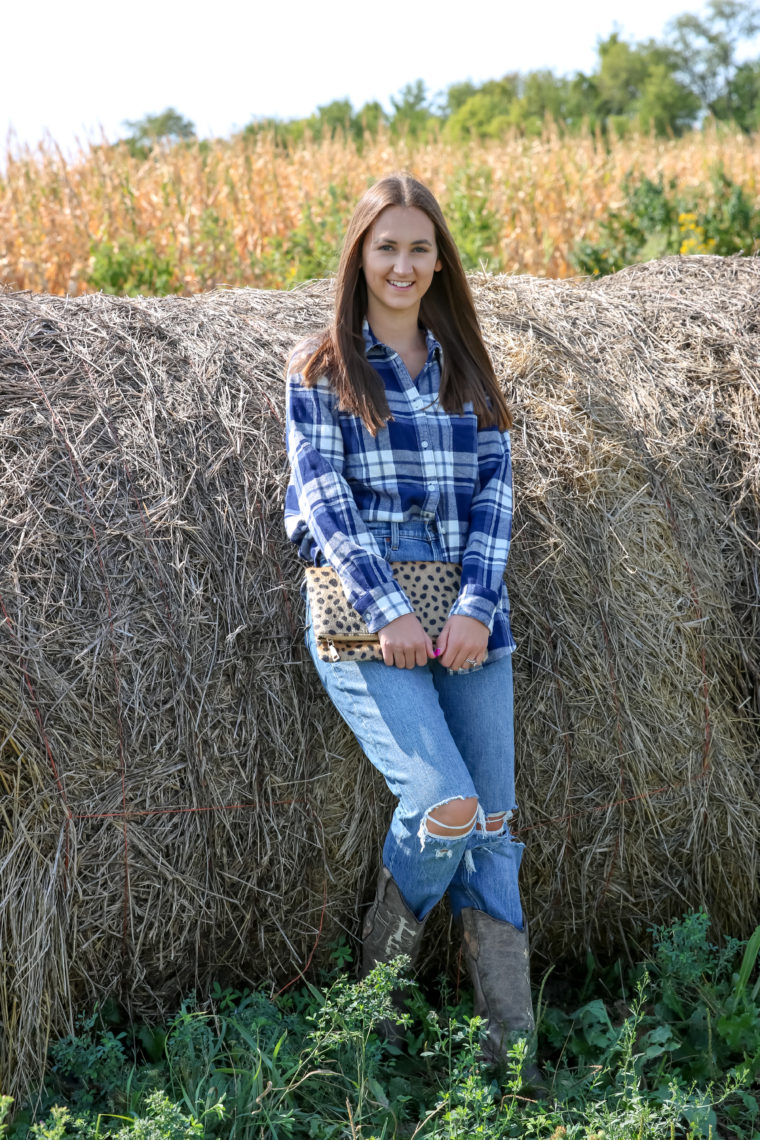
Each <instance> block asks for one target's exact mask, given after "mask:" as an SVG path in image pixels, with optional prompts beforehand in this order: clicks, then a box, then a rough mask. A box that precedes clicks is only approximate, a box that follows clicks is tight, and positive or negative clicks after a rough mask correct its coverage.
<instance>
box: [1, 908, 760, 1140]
mask: <svg viewBox="0 0 760 1140" xmlns="http://www.w3.org/2000/svg"><path fill="white" fill-rule="evenodd" d="M759 951H760V927H759V928H758V930H757V931H756V932H755V934H754V935H753V936H752V938H750V939H749V940H748V941H747V942H738V941H736V940H733V939H727V940H725V941H724V942H723V944H722V945H720V946H719V945H717V944H715V943H712V942H711V941H710V938H709V921H708V919H707V916H706V915H704V914H692V915H687V916H686V917H685V918H684V919H683V920H682V921H681V922H679V923H675V924H673V925H672V926H670V927H667V928H660V929H658V930H655V931H654V932H653V938H652V949H651V952H650V954H649V955H648V956H647V957H646V959H645V960H644V961H642V962H641V963H640V964H638V965H637V966H636V967H635V968H634V969H630V968H624V967H623V966H622V965H621V964H620V963H614V964H612V965H608V966H607V967H605V968H602V967H601V966H599V965H598V964H597V963H595V962H594V961H593V960H590V961H589V968H588V970H587V973H586V977H585V978H582V979H580V980H576V981H575V983H574V987H573V988H572V989H570V987H569V985H568V979H566V978H563V979H562V980H561V983H560V982H558V981H556V980H555V979H554V978H552V977H551V976H550V977H549V978H548V979H546V984H545V986H544V987H543V990H542V994H541V997H540V1001H539V1011H538V1012H539V1045H538V1047H539V1059H540V1062H541V1064H542V1066H543V1068H544V1071H545V1073H546V1075H547V1078H548V1081H549V1085H550V1091H549V1094H548V1096H547V1098H546V1099H544V1100H536V1099H532V1098H529V1097H526V1096H524V1095H523V1094H522V1093H521V1078H520V1071H521V1067H522V1065H523V1063H524V1061H525V1055H526V1048H527V1047H526V1045H525V1043H524V1042H519V1043H518V1044H517V1045H516V1046H515V1048H514V1049H513V1050H512V1053H511V1054H510V1058H509V1063H508V1064H507V1066H506V1067H505V1069H504V1071H503V1072H501V1073H500V1074H495V1073H494V1072H493V1071H491V1070H489V1069H487V1068H486V1067H485V1066H484V1065H483V1064H482V1063H481V1061H480V1060H479V1055H478V1054H479V1048H478V1041H479V1032H480V1022H479V1021H478V1019H477V1018H473V1017H472V1016H471V1013H470V1009H469V1008H468V1005H467V1001H466V999H464V998H463V999H462V1000H460V1001H454V1000H453V999H452V995H451V994H450V993H449V992H448V990H447V987H446V983H445V981H444V982H442V983H441V984H440V992H437V993H436V996H435V1000H434V1001H433V1002H432V1003H431V997H432V994H430V993H428V994H427V995H426V994H423V993H422V991H421V990H420V989H419V988H418V987H417V986H416V985H415V984H414V983H412V982H410V981H409V980H405V981H404V984H405V988H406V995H407V1012H406V1014H405V1015H404V1023H405V1034H406V1045H405V1048H403V1049H399V1048H396V1047H393V1046H390V1045H385V1044H384V1043H383V1042H382V1041H381V1040H379V1039H378V1037H377V1035H376V1033H375V1026H376V1025H377V1023H378V1021H379V1020H380V1019H382V1018H383V1017H387V1016H388V1015H389V1014H390V1013H391V1011H392V1007H391V1004H390V994H391V990H392V988H393V986H394V984H395V983H396V980H397V977H398V976H399V973H400V975H401V977H402V979H403V971H404V962H403V960H399V961H398V962H397V963H395V964H393V965H392V966H379V967H377V969H376V970H375V971H373V974H372V975H371V976H370V977H369V978H367V979H365V980H364V981H362V982H355V981H352V980H351V979H350V978H349V977H348V976H347V974H346V972H345V963H346V959H347V957H348V956H349V952H348V951H347V948H346V947H345V946H340V947H336V951H335V961H336V963H337V964H336V967H335V969H334V970H333V971H332V973H331V974H330V975H329V976H326V977H324V978H323V979H322V981H321V984H320V985H319V986H317V985H312V984H310V983H304V984H303V985H302V986H301V987H300V988H299V989H298V990H296V991H291V992H289V993H288V994H286V995H283V996H280V997H278V998H270V997H268V996H267V995H266V994H264V993H262V992H260V991H249V990H244V991H240V992H238V991H235V990H230V989H224V990H223V989H220V988H218V987H217V988H215V990H214V992H213V993H212V994H211V995H209V996H208V997H207V999H206V1000H203V1001H199V1000H197V999H196V997H195V996H191V997H189V998H188V1000H187V1001H186V1002H185V1003H184V1004H183V1006H182V1008H181V1009H180V1010H179V1012H178V1013H177V1015H176V1016H175V1017H174V1018H173V1019H172V1020H171V1021H170V1022H169V1023H168V1024H167V1025H163V1026H149V1025H137V1026H135V1025H130V1024H127V1023H122V1021H120V1019H119V1013H118V1010H115V1009H104V1010H101V1011H99V1012H97V1011H96V1012H95V1013H93V1014H90V1015H89V1016H87V1017H83V1018H81V1020H80V1022H79V1025H78V1028H77V1032H76V1033H75V1034H73V1035H71V1036H68V1037H65V1038H62V1039H61V1040H59V1041H56V1042H55V1043H54V1044H53V1046H52V1047H51V1050H50V1057H49V1073H48V1079H47V1083H46V1086H45V1089H44V1090H43V1094H42V1098H41V1100H40V1101H39V1103H38V1104H37V1105H36V1107H35V1108H34V1110H32V1108H31V1107H29V1106H26V1107H25V1106H20V1108H19V1111H18V1112H17V1113H16V1115H15V1118H14V1119H13V1122H12V1123H7V1121H8V1119H9V1114H10V1110H11V1104H10V1102H9V1101H8V1099H7V1098H4V1099H3V1100H2V1101H0V1134H2V1133H3V1131H5V1133H6V1140H10V1138H11V1137H13V1138H14V1140H15V1138H17V1137H19V1138H20V1137H26V1136H29V1137H37V1138H40V1140H59V1138H60V1140H63V1138H64V1137H87V1138H90V1137H93V1138H94V1137H114V1138H118V1140H127V1138H133V1140H137V1138H145V1140H181V1138H184V1137H192V1136H204V1137H211V1138H216V1137H219V1138H220V1140H222V1138H224V1140H226V1138H228V1137H229V1138H233V1137H234V1138H236V1140H237V1138H240V1140H242V1138H251V1140H253V1138H256V1140H279V1138H284V1140H288V1138H292V1140H333V1138H335V1140H337V1138H339V1137H341V1138H342V1137H352V1138H359V1137H361V1138H363V1140H392V1138H399V1140H400V1138H402V1137H407V1138H411V1137H415V1138H417V1137H419V1138H420V1140H423V1138H424V1140H452V1138H455V1137H461V1138H463V1140H464V1138H470V1137H477V1138H482V1140H506V1138H511V1137H536V1138H545V1140H628V1138H630V1140H634V1138H635V1140H648V1138H651V1140H665V1138H672V1140H676V1138H694V1140H697V1138H702V1137H705V1138H708V1137H718V1136H721V1137H732V1138H736V1140H753V1138H756V1137H760V1109H759V1107H758V1101H757V1079H758V1074H759V1073H760V1005H758V994H759V991H760V981H758V979H757V957H758V952H759ZM568 993H571V994H572V996H571V997H570V999H569V1000H564V1001H562V1002H560V1001H559V1000H558V999H557V998H556V997H554V996H553V995H559V994H564V995H567V994H568ZM3 1119H5V1120H6V1124H5V1125H3V1124H2V1121H3Z"/></svg>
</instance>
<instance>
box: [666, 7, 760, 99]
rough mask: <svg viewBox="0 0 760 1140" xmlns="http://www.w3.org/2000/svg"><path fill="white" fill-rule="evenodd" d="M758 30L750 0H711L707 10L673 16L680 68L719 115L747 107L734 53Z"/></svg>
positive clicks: (759, 13)
mask: <svg viewBox="0 0 760 1140" xmlns="http://www.w3.org/2000/svg"><path fill="white" fill-rule="evenodd" d="M758 31H760V9H759V8H758V7H757V5H756V4H755V3H753V2H752V0H708V4H707V14H706V15H705V16H703V17H702V16H696V15H694V14H693V13H690V12H685V13H684V14H683V15H682V16H676V18H675V19H674V20H671V21H670V24H669V36H670V43H671V46H672V48H673V51H674V53H675V62H676V69H677V72H678V74H679V75H680V76H681V78H682V79H683V80H684V81H685V82H686V83H687V84H688V86H689V87H691V89H692V90H693V91H695V92H696V93H697V95H698V96H699V98H700V100H701V102H702V105H703V106H704V108H705V110H707V111H709V112H710V113H711V114H713V115H715V117H716V118H719V119H733V118H736V117H737V115H739V114H742V113H746V108H745V107H743V105H742V104H741V103H740V102H739V101H738V98H737V97H738V96H739V95H740V90H737V88H736V86H735V83H736V78H737V73H738V64H737V60H736V53H737V48H738V46H739V44H740V43H741V41H742V40H745V39H752V38H753V37H754V36H755V35H756V34H757V33H758ZM740 87H741V84H740ZM745 95H746V92H745Z"/></svg>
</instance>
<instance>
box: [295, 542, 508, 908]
mask: <svg viewBox="0 0 760 1140" xmlns="http://www.w3.org/2000/svg"><path fill="white" fill-rule="evenodd" d="M371 527H372V530H373V533H374V535H375V537H376V539H377V540H378V542H379V544H380V547H381V549H383V550H384V551H385V556H386V558H387V560H388V561H389V562H395V561H406V560H417V561H426V562H427V561H436V560H438V559H439V553H438V551H439V547H438V538H437V533H436V528H435V525H434V524H431V523H426V522H408V523H400V524H396V523H392V524H388V523H373V524H371ZM305 641H306V645H307V647H308V649H309V652H310V653H311V656H312V659H313V661H314V665H315V667H316V669H317V672H318V673H319V677H320V680H321V681H322V684H323V685H324V687H325V689H326V691H327V693H328V695H329V697H330V699H331V700H332V702H333V704H334V705H335V707H336V708H337V710H338V712H339V713H340V714H341V716H342V717H343V719H344V720H345V721H346V723H347V724H348V725H349V727H350V728H351V729H352V731H353V733H354V735H355V736H356V738H357V740H358V742H359V744H360V745H361V747H362V749H363V750H364V752H365V754H366V755H367V757H368V758H369V760H370V761H371V762H372V764H373V765H374V766H375V767H376V768H377V769H378V771H379V772H381V773H382V775H383V777H384V778H385V781H386V783H387V784H388V787H389V788H390V790H391V792H392V793H393V795H394V796H396V797H397V798H398V804H397V806H396V810H395V812H394V813H393V818H392V820H391V825H390V828H389V831H388V834H387V836H386V839H385V844H384V847H383V863H384V864H385V866H386V867H387V868H388V870H389V871H390V873H391V875H392V876H393V878H394V879H395V881H396V883H397V885H398V887H399V890H400V891H401V893H402V895H403V896H404V898H405V900H406V902H407V904H408V906H409V908H410V910H412V911H413V912H414V914H415V915H416V916H417V918H418V919H421V918H424V917H425V915H426V914H427V913H428V911H430V910H431V908H432V907H433V906H434V905H435V904H436V903H437V902H438V900H439V899H440V898H442V896H443V895H444V894H445V893H446V891H447V890H448V893H449V901H450V904H451V909H452V913H453V914H454V916H455V917H457V916H458V915H459V912H460V911H461V910H462V908H463V907H474V908H476V909H478V910H482V911H485V912H486V913H487V914H490V915H491V916H492V917H493V918H498V919H501V920H502V921H505V922H509V923H512V925H513V926H516V927H517V928H518V929H522V925H523V916H522V908H521V905H520V894H519V887H518V873H519V869H520V860H521V858H522V852H523V844H522V843H519V842H517V841H516V840H515V839H513V838H512V836H511V834H510V831H509V822H508V821H509V819H510V818H511V816H512V815H513V813H514V811H515V809H516V804H515V790H514V736H513V701H512V658H511V654H509V653H506V654H501V655H496V656H494V657H493V658H490V657H489V658H488V659H487V660H486V662H485V664H483V665H479V666H476V667H475V668H473V669H467V670H460V671H455V670H451V669H446V668H444V667H443V666H442V665H441V664H440V663H439V662H437V661H434V660H431V661H429V662H428V664H427V665H422V666H416V667H415V668H414V669H397V668H396V667H395V666H389V665H385V664H384V662H381V661H362V662H354V661H340V662H327V661H320V659H319V657H318V655H317V652H316V645H315V640H314V635H313V632H312V629H311V620H310V614H309V610H308V604H307V628H306V637H305ZM470 797H477V799H478V813H477V819H476V821H474V822H473V827H472V830H471V831H470V833H469V834H466V835H464V836H461V837H456V838H448V837H444V836H439V835H433V834H431V833H430V832H429V831H428V829H427V822H426V821H427V816H428V815H429V813H430V812H431V811H432V810H433V809H435V808H436V807H438V806H440V805H441V804H444V803H447V802H448V801H450V800H454V799H468V798H470ZM500 813H506V815H505V820H504V826H503V828H502V829H501V830H499V831H486V830H485V819H486V817H487V816H489V815H497V814H500Z"/></svg>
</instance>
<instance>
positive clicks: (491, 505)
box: [451, 427, 512, 629]
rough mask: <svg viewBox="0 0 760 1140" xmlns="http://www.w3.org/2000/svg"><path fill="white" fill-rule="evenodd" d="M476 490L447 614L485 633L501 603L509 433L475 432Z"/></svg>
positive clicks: (508, 518)
mask: <svg viewBox="0 0 760 1140" xmlns="http://www.w3.org/2000/svg"><path fill="white" fill-rule="evenodd" d="M478 475H479V479H478V483H479V485H478V489H477V490H476V492H475V494H474V495H473V498H472V503H471V506H470V517H469V531H468V535H467V543H466V545H465V549H464V553H463V555H462V586H461V589H460V592H459V597H458V598H457V600H456V602H455V603H454V605H453V606H452V609H451V613H452V615H454V614H461V615H462V616H464V617H472V618H477V620H478V621H480V622H482V623H483V625H486V626H488V628H489V629H491V628H492V626H493V619H494V613H495V611H496V607H497V606H498V604H499V599H500V597H501V591H502V583H503V579H504V571H505V569H506V566H507V558H508V557H509V544H510V541H511V538H512V451H511V444H510V437H509V432H507V431H504V432H500V431H499V430H498V428H497V427H488V428H483V429H481V430H480V431H478Z"/></svg>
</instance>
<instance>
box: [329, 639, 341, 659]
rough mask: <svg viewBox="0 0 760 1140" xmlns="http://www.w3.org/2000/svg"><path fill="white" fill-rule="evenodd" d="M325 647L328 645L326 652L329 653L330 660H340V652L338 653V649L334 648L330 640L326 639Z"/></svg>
mask: <svg viewBox="0 0 760 1140" xmlns="http://www.w3.org/2000/svg"><path fill="white" fill-rule="evenodd" d="M327 647H328V652H329V654H330V660H331V661H340V653H338V650H337V649H336V648H335V646H334V645H333V643H332V642H331V641H328V643H327Z"/></svg>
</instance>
